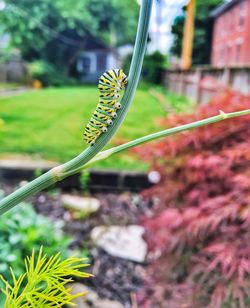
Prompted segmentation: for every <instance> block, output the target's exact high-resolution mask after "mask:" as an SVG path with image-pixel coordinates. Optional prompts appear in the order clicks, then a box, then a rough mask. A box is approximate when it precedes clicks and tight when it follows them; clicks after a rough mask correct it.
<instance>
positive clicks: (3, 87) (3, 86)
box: [0, 82, 22, 90]
mask: <svg viewBox="0 0 250 308" xmlns="http://www.w3.org/2000/svg"><path fill="white" fill-rule="evenodd" d="M20 86H22V85H20V84H18V83H1V82H0V90H11V89H15V88H18V87H20Z"/></svg>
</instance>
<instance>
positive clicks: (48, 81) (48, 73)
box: [29, 60, 75, 87]
mask: <svg viewBox="0 0 250 308" xmlns="http://www.w3.org/2000/svg"><path fill="white" fill-rule="evenodd" d="M29 72H30V75H31V77H32V78H33V79H34V80H39V81H40V82H41V83H42V85H43V86H44V87H48V86H64V85H73V84H75V81H74V79H72V78H69V77H67V76H66V75H65V74H64V73H63V72H62V71H59V70H58V69H57V68H56V67H55V66H53V65H52V64H51V63H48V62H45V61H42V60H40V61H34V62H32V63H30V64H29Z"/></svg>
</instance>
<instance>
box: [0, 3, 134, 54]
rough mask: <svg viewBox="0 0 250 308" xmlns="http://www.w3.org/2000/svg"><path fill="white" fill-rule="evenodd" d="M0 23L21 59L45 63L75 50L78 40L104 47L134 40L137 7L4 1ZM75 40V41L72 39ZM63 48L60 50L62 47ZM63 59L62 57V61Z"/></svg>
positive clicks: (132, 4) (128, 4)
mask: <svg viewBox="0 0 250 308" xmlns="http://www.w3.org/2000/svg"><path fill="white" fill-rule="evenodd" d="M4 2H5V7H4V8H3V9H2V10H1V11H0V23H1V26H2V29H3V31H4V32H5V33H9V34H10V36H11V44H12V46H13V47H17V48H19V49H20V50H21V52H22V55H23V57H24V58H25V59H28V60H30V59H39V58H44V59H47V60H49V59H50V55H49V54H48V52H49V51H48V48H47V47H48V44H51V43H53V42H54V41H56V42H57V43H58V44H52V45H53V47H56V50H54V51H53V52H54V53H58V55H59V54H60V53H64V54H65V55H66V50H67V47H69V48H70V47H71V48H72V47H75V48H77V47H78V45H79V38H81V37H84V36H91V37H95V38H97V39H99V40H101V41H103V42H104V43H106V44H107V45H113V46H114V45H119V44H123V43H129V42H132V41H133V40H134V35H135V32H136V23H137V15H138V12H139V6H138V4H137V1H136V0H123V1H120V0H101V1H100V0H74V1H72V0H53V1H51V0H37V1H32V0H18V1H15V2H14V1H12V0H5V1H4ZM76 38H78V40H77V39H76ZM63 46H64V47H63ZM62 58H63V57H62Z"/></svg>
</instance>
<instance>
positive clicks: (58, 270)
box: [0, 248, 92, 308]
mask: <svg viewBox="0 0 250 308" xmlns="http://www.w3.org/2000/svg"><path fill="white" fill-rule="evenodd" d="M85 261H86V259H83V258H77V257H74V256H72V257H69V258H67V259H66V260H61V257H60V253H58V254H56V255H55V256H52V257H50V258H47V256H46V255H43V253H42V248H41V249H40V252H39V254H38V256H37V258H36V257H35V253H34V250H33V252H32V255H31V256H30V257H27V258H26V260H25V267H26V272H25V273H24V274H22V275H21V276H19V277H16V276H15V274H14V272H13V270H12V269H10V270H11V274H12V277H13V285H10V284H9V283H8V282H7V281H6V280H5V279H4V278H3V277H2V276H1V277H0V278H1V280H2V281H3V283H4V284H5V289H3V290H2V291H3V293H4V294H5V297H6V301H5V304H4V308H31V307H44V308H46V307H47V308H49V307H62V306H63V305H65V304H70V303H72V300H73V299H74V298H76V297H79V296H82V295H84V293H78V294H75V295H72V294H71V293H70V291H71V288H68V287H67V284H68V283H69V282H72V281H73V277H80V278H87V277H90V276H92V275H91V274H88V273H85V272H82V269H83V268H84V267H86V266H88V264H86V263H85Z"/></svg>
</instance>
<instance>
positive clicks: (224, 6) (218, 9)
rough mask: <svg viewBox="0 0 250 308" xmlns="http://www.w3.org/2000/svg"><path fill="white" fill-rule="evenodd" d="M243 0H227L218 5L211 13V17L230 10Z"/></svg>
mask: <svg viewBox="0 0 250 308" xmlns="http://www.w3.org/2000/svg"><path fill="white" fill-rule="evenodd" d="M241 1H242V0H231V1H229V2H225V3H223V4H221V5H219V6H217V7H216V8H215V9H214V10H213V11H212V12H211V14H210V16H211V17H213V18H215V17H218V16H219V15H221V14H223V13H224V12H225V11H227V10H229V9H230V8H231V7H232V6H234V5H235V4H237V3H238V2H241Z"/></svg>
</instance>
